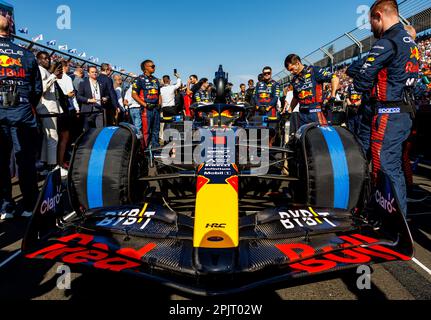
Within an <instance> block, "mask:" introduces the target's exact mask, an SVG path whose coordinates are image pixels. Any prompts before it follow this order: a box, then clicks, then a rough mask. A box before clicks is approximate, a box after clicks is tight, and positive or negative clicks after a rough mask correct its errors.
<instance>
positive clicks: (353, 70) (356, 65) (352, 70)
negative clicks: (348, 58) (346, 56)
mask: <svg viewBox="0 0 431 320" xmlns="http://www.w3.org/2000/svg"><path fill="white" fill-rule="evenodd" d="M365 60H366V57H364V58H362V59H360V60H356V61H355V62H353V63H352V64H351V65H350V66H349V67H348V68H347V70H346V74H347V75H348V76H349V77H351V78H354V77H355V76H356V75H357V74H358V73H359V71H361V68H362V66H363V64H364V63H365Z"/></svg>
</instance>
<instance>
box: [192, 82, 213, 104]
mask: <svg viewBox="0 0 431 320" xmlns="http://www.w3.org/2000/svg"><path fill="white" fill-rule="evenodd" d="M196 86H198V88H199V89H198V90H197V91H196V93H195V94H194V95H193V102H194V103H212V102H213V99H212V97H211V94H210V92H209V91H208V89H209V86H210V84H209V82H208V79H207V78H202V79H201V80H199V82H198V83H197V84H196Z"/></svg>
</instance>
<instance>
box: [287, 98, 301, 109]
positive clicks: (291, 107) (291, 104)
mask: <svg viewBox="0 0 431 320" xmlns="http://www.w3.org/2000/svg"><path fill="white" fill-rule="evenodd" d="M298 103H299V101H298V99H297V98H296V97H295V96H294V97H293V99H292V102H291V103H290V107H289V109H288V112H289V113H292V112H293V110H295V108H296V106H297V105H298Z"/></svg>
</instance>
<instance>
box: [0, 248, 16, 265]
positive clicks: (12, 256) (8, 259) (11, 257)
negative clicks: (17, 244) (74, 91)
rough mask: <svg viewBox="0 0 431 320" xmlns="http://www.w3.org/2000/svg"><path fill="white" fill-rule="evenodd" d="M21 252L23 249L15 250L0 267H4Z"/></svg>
mask: <svg viewBox="0 0 431 320" xmlns="http://www.w3.org/2000/svg"><path fill="white" fill-rule="evenodd" d="M20 254H21V250H18V251H17V252H15V253H14V254H13V255H11V256H10V257H9V258H7V259H6V260H4V261H3V262H1V263H0V268H3V267H4V266H5V265H7V264H8V263H9V262H11V261H12V260H13V259H15V258H16V257H18V256H19V255H20Z"/></svg>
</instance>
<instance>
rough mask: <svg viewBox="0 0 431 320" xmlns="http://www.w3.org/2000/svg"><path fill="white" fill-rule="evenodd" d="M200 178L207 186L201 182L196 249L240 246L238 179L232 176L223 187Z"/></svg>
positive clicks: (199, 186)
mask: <svg viewBox="0 0 431 320" xmlns="http://www.w3.org/2000/svg"><path fill="white" fill-rule="evenodd" d="M200 178H201V181H202V180H203V181H204V183H201V184H200V185H199V181H198V193H197V196H196V212H195V226H194V235H193V246H194V247H195V248H220V249H221V248H236V247H238V243H239V235H238V233H239V232H238V224H239V221H238V220H239V216H238V189H237V185H238V177H237V176H233V177H230V178H229V179H226V183H224V184H210V183H205V180H206V178H204V177H200ZM198 180H199V179H198ZM206 181H207V180H206Z"/></svg>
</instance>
